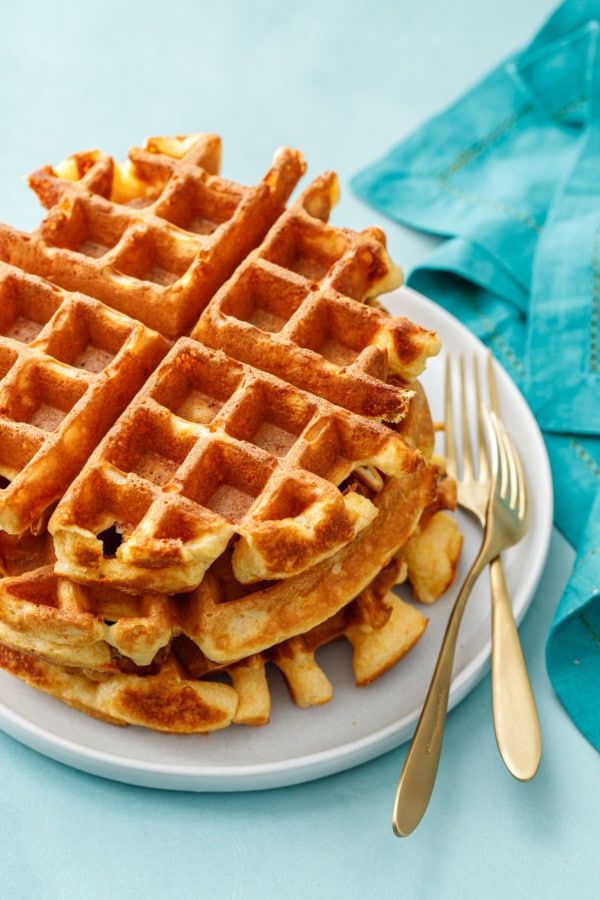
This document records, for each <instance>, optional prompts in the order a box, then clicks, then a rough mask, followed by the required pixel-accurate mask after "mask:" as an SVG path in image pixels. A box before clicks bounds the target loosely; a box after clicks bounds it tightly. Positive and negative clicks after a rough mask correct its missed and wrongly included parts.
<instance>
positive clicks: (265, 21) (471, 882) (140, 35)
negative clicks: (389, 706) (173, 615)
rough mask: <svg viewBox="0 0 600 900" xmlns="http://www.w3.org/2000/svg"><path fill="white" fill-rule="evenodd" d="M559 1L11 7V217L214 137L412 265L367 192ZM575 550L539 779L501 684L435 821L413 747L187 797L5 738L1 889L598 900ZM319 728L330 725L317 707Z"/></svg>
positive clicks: (450, 753) (449, 772) (5, 33)
mask: <svg viewBox="0 0 600 900" xmlns="http://www.w3.org/2000/svg"><path fill="white" fill-rule="evenodd" d="M550 8H551V4H548V3H547V2H544V0H527V2H524V0H504V2H503V3H502V4H497V3H495V2H492V0H485V2H476V0H468V2H467V0H465V2H462V3H460V4H458V3H457V4H455V6H454V7H452V6H451V5H450V4H446V3H443V2H440V0H438V2H434V0H421V2H419V3H406V2H403V0H402V2H400V0H396V2H392V0H390V2H387V3H383V2H369V3H360V4H359V3H351V2H349V0H346V2H345V3H343V2H331V3H325V2H324V0H321V2H318V0H311V2H308V0H305V2H302V3H297V4H294V5H293V6H292V4H291V3H288V4H284V3H282V2H278V3H275V2H263V3H253V4H252V3H247V4H244V3H242V2H241V0H240V2H238V3H231V2H223V0H220V2H217V3H215V4H210V5H209V4H205V3H201V2H196V3H192V2H190V3H176V2H171V3H164V2H162V3H160V4H158V3H153V2H150V0H146V2H143V3H135V4H134V3H129V4H125V3H121V4H119V3H102V2H96V3H93V4H92V3H90V4H88V5H86V4H84V3H82V2H79V3H77V4H75V3H74V4H66V3H61V4H47V5H42V4H41V3H37V4H36V3H27V4H25V3H23V2H21V3H10V4H5V5H3V7H2V24H1V30H0V35H1V37H0V40H1V42H2V43H1V46H2V50H1V53H0V114H1V121H2V140H1V142H0V217H1V218H2V219H3V220H6V221H10V222H11V223H12V224H14V225H18V226H21V227H32V226H33V225H34V224H35V223H36V222H37V221H38V219H39V210H38V208H37V205H36V202H35V201H34V200H33V199H31V198H29V197H28V192H27V190H26V188H25V186H24V184H23V183H22V182H21V181H19V176H21V175H23V174H26V173H27V172H29V171H30V170H32V169H33V168H35V167H37V166H38V165H39V164H40V163H44V162H53V161H54V162H55V161H58V160H60V159H62V158H63V157H64V156H65V155H66V154H67V153H69V152H71V151H73V150H76V149H86V148H88V147H91V146H96V145H99V146H101V147H102V148H103V149H105V150H107V151H109V152H112V153H114V154H117V155H124V153H125V151H126V149H127V147H128V146H129V145H130V144H132V143H134V142H139V141H141V140H142V139H143V138H144V137H145V136H146V135H149V134H157V133H158V134H160V133H163V134H165V133H170V132H188V131H199V130H206V131H210V130H212V131H217V132H219V133H220V134H222V135H223V138H224V150H225V153H224V174H225V175H231V176H232V177H233V178H236V179H238V180H242V181H243V180H247V181H248V182H253V181H256V180H257V179H258V178H259V177H260V176H261V175H262V173H263V170H264V169H265V168H266V167H267V165H268V162H269V160H270V157H271V155H272V152H273V150H274V148H275V147H276V146H278V145H280V144H283V143H287V144H291V145H292V146H298V147H300V148H301V149H302V150H303V151H304V153H305V154H306V157H307V160H308V162H309V166H310V169H309V171H310V172H311V173H313V174H316V173H317V172H319V171H320V170H321V169H323V168H326V167H330V168H334V169H336V170H337V171H339V172H340V174H341V177H342V186H343V188H345V191H344V196H343V199H342V202H341V204H340V207H339V208H338V210H337V211H336V213H335V221H336V222H338V223H343V224H346V225H350V226H353V227H358V228H360V227H364V226H365V225H367V224H371V223H377V224H381V225H382V226H383V227H384V228H386V230H387V232H388V234H389V238H390V247H391V251H392V254H393V255H394V256H395V258H396V259H398V260H399V261H401V262H402V263H403V264H404V265H405V266H406V268H409V267H410V266H412V265H414V264H415V263H417V262H418V261H420V260H421V259H422V258H423V257H424V256H425V254H426V252H427V249H428V247H429V246H430V242H429V241H427V240H425V239H424V238H421V237H419V236H417V235H414V234H411V233H409V232H407V231H405V230H404V229H402V228H401V227H399V226H395V225H392V224H391V223H389V222H387V221H386V220H384V219H383V218H381V217H378V216H377V215H376V214H375V213H373V212H372V211H371V210H368V209H366V208H365V207H364V206H362V205H361V204H360V203H359V202H358V201H357V200H356V199H354V198H353V197H352V196H351V195H350V193H349V192H348V189H347V186H346V185H347V179H348V177H349V176H350V175H351V174H352V173H354V172H355V171H356V170H357V169H358V168H360V167H361V166H362V165H364V164H365V163H367V162H369V161H370V160H372V159H374V158H375V157H376V156H377V155H379V154H380V153H382V152H383V151H384V150H385V149H386V148H388V147H389V146H391V145H392V144H393V143H394V142H396V141H397V140H399V139H400V138H401V137H403V136H404V135H405V134H407V133H408V132H409V131H410V130H411V129H412V128H414V127H415V126H416V125H417V124H418V123H419V122H420V121H422V120H423V119H424V118H425V117H427V116H429V115H430V114H432V113H433V112H435V111H436V110H437V109H439V108H441V107H442V106H444V105H446V104H447V103H449V102H450V101H451V100H452V99H454V98H455V97H456V96H457V95H458V94H459V93H461V92H462V91H463V90H464V89H466V88H467V87H468V86H469V85H470V84H471V83H472V82H473V81H474V80H475V79H477V78H478V77H480V76H481V75H482V74H483V73H484V72H485V71H486V70H487V69H488V68H490V67H491V65H492V64H493V63H495V62H496V61H497V60H499V59H500V58H501V57H502V56H503V55H504V54H506V53H507V52H508V51H509V50H511V49H513V48H514V47H515V46H516V45H518V44H523V43H525V41H526V40H527V39H528V37H529V35H530V34H532V33H533V32H534V30H535V29H536V28H537V26H538V25H539V24H540V22H541V21H542V19H543V18H544V17H545V16H546V15H547V13H548V12H549V10H550ZM571 560H572V552H571V550H570V548H568V546H567V545H566V544H565V542H564V541H563V540H562V539H561V538H560V537H559V536H558V535H556V534H555V535H554V538H553V542H552V546H551V551H550V557H549V561H548V565H547V568H546V572H545V575H544V578H543V581H542V584H541V586H540V588H539V590H538V592H537V595H536V597H535V600H534V602H533V606H532V608H531V611H530V613H529V614H528V616H527V618H526V620H525V623H524V625H523V627H522V636H523V642H524V646H525V651H526V655H527V659H528V662H529V666H530V671H531V674H532V677H533V683H534V688H535V691H536V695H537V697H538V700H539V706H540V714H541V718H542V725H543V729H544V739H545V749H544V757H543V761H542V765H541V769H540V772H539V773H538V776H537V778H536V779H535V780H534V781H533V782H532V783H531V784H528V785H520V784H518V783H517V782H515V781H513V780H512V779H511V778H510V776H508V775H507V773H506V772H505V770H504V769H503V766H502V763H501V762H500V760H499V757H498V754H497V751H496V748H495V743H494V737H493V731H492V725H491V717H490V702H489V693H490V688H489V678H486V679H485V680H484V681H483V682H482V684H481V685H479V687H478V688H477V689H476V690H475V691H474V692H473V693H472V694H471V695H470V696H469V697H468V698H467V700H465V701H464V702H463V703H462V704H461V705H460V707H459V708H457V709H456V710H455V711H454V712H452V713H451V714H450V716H449V719H448V725H447V730H446V740H445V748H444V756H443V762H442V768H441V772H440V776H439V779H438V784H437V786H436V791H435V794H434V797H433V801H432V804H431V807H430V810H429V813H428V815H427V818H426V820H425V821H424V823H423V825H422V827H421V828H420V829H419V831H418V832H417V833H415V834H414V835H413V836H412V837H411V838H410V839H407V840H404V841H402V842H400V841H398V840H396V839H395V838H393V837H392V834H391V829H390V826H389V817H390V809H391V802H392V797H393V791H394V787H395V783H396V778H397V775H398V771H399V768H400V765H401V762H402V758H403V753H404V750H401V751H395V752H392V753H390V754H387V755H386V756H384V757H382V758H381V759H379V760H376V761H374V762H372V763H369V764H367V765H364V766H362V767H360V768H358V769H355V770H353V771H350V772H346V773H343V774H341V775H337V776H333V777H331V778H328V779H325V780H323V781H319V782H314V783H312V784H308V785H304V786H299V787H294V788H289V789H285V790H278V791H273V792H263V793H256V794H245V795H192V794H169V793H167V792H160V791H150V790H145V789H141V788H133V787H127V786H124V785H120V784H114V783H110V782H108V781H102V780H100V779H96V778H93V777H91V776H87V775H83V774H80V773H79V772H76V771H73V770H70V769H67V768H65V767H63V766H61V765H59V764H57V763H54V762H52V761H50V760H46V759H44V758H42V757H41V756H38V755H37V754H35V753H34V752H32V751H30V750H28V749H26V748H24V747H21V746H20V745H19V744H17V743H15V742H14V741H13V740H11V739H10V738H8V737H5V736H4V735H0V798H1V799H0V809H1V814H0V848H1V849H0V895H1V896H2V897H6V898H8V900H12V898H18V900H22V898H23V900H25V898H30V897H31V898H36V900H37V898H43V900H46V898H61V900H62V898H76V897H77V898H86V900H87V898H96V897H97V898H101V897H102V898H105V897H110V896H115V897H119V900H123V898H129V897H144V898H148V900H152V898H155V897H157V898H158V897H160V898H167V897H171V896H177V897H179V898H188V897H190V898H191V897H205V896H206V897H209V896H210V897H215V898H221V897H230V898H255V897H257V898H258V897H261V898H271V897H283V898H296V897H302V898H311V900H312V898H315V900H316V898H321V897H324V898H337V897H347V898H371V897H374V898H388V897H389V898H392V897H410V898H413V897H416V898H420V897H426V898H428V897H436V898H443V900H445V898H455V897H456V898H471V897H473V898H475V897H486V898H496V897H498V898H507V897H510V898H513V897H521V896H522V897H527V898H532V897H533V898H538V897H539V898H552V897H556V898H570V897H577V898H587V897H592V896H594V894H595V892H596V891H597V889H598V884H599V881H600V859H599V854H598V832H599V828H600V804H599V802H598V800H599V797H600V767H599V766H598V756H597V753H596V752H595V751H594V750H593V749H592V748H591V747H590V746H589V745H588V744H587V743H586V742H585V741H584V739H583V738H582V737H581V736H580V735H579V733H578V732H577V731H576V730H575V728H574V727H573V725H572V724H571V722H570V721H569V719H568V718H567V716H566V714H565V713H564V712H563V710H562V708H561V707H560V705H559V703H558V701H557V700H556V699H555V697H554V695H553V693H552V689H551V687H550V685H549V682H548V678H547V675H546V672H545V669H544V663H543V649H544V643H545V637H546V633H547V629H548V626H549V624H550V620H551V616H552V612H553V609H554V606H555V604H556V603H557V601H558V597H559V596H560V593H561V590H562V587H563V584H564V582H565V581H566V578H567V575H568V571H569V566H570V563H571ZM306 727H307V728H310V727H311V726H310V712H308V713H307V725H306Z"/></svg>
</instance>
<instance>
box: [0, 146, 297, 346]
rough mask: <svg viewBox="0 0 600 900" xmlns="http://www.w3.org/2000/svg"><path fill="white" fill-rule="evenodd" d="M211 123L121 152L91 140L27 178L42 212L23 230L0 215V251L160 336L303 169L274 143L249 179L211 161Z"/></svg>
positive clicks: (185, 317)
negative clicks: (239, 179) (265, 163)
mask: <svg viewBox="0 0 600 900" xmlns="http://www.w3.org/2000/svg"><path fill="white" fill-rule="evenodd" d="M219 159H220V141H219V139H218V138H217V137H216V136H214V135H192V136H190V137H177V138H150V139H149V140H148V141H147V142H146V146H145V147H144V148H134V149H133V150H131V151H130V155H129V160H128V163H125V164H118V163H116V162H115V161H114V160H113V159H112V158H111V157H109V156H107V155H105V154H102V153H100V152H99V151H91V152H88V153H79V154H75V155H74V156H72V157H69V158H68V159H67V160H65V162H64V163H62V164H61V165H59V166H58V167H56V168H52V167H50V166H46V167H44V168H42V169H40V170H38V171H37V172H34V173H33V174H32V175H31V176H30V179H29V183H30V185H31V187H32V188H33V189H34V190H35V192H36V193H37V194H38V196H39V197H40V199H41V201H42V203H43V204H44V205H46V206H47V207H49V212H48V215H47V216H46V218H45V219H44V221H43V222H42V224H41V226H40V227H39V228H38V229H37V230H36V231H34V232H33V233H32V234H31V235H28V234H25V233H23V232H20V231H17V230H16V229H14V228H11V227H9V226H6V225H2V226H0V258H2V259H4V260H5V261H7V262H11V263H14V264H16V265H18V266H20V267H22V268H24V269H27V270H28V271H31V272H34V273H36V274H40V275H43V276H45V277H47V278H49V279H50V280H52V281H54V282H56V283H57V284H59V285H61V286H62V287H65V288H67V289H70V290H81V291H83V292H85V293H87V294H90V295H92V296H94V297H97V298H98V299H100V300H103V301H104V302H105V303H107V304H108V305H109V306H113V307H115V308H116V309H119V310H121V311H122V312H124V313H126V314H127V315H129V316H131V317H132V318H137V319H139V320H140V321H142V322H143V323H144V324H146V325H148V326H150V327H151V328H154V329H155V330H157V331H159V332H160V333H161V334H163V335H165V336H166V337H168V338H170V339H174V338H176V337H178V336H180V335H182V334H185V333H186V332H187V331H188V330H189V328H190V327H191V325H192V324H193V323H194V321H195V320H196V319H197V318H198V315H199V314H200V312H201V310H202V309H203V307H204V306H205V305H206V303H207V302H208V300H209V299H210V298H211V297H212V295H213V294H214V292H215V291H216V289H217V288H218V287H219V286H220V285H221V284H222V283H223V281H225V280H226V279H227V278H228V277H229V275H230V274H231V273H232V272H233V270H234V269H235V267H236V266H237V265H238V264H239V263H240V262H241V261H242V259H243V258H244V257H245V256H246V255H247V253H248V252H249V251H250V250H251V249H252V248H253V247H255V246H256V245H257V244H258V243H259V242H260V241H261V239H262V237H263V235H264V234H265V232H266V231H267V230H268V228H269V227H270V225H271V224H272V223H273V221H275V219H276V218H277V217H278V216H279V215H280V213H281V212H282V211H283V209H284V207H285V202H286V200H287V198H288V196H289V194H290V193H291V191H292V190H293V188H294V186H295V184H296V182H297V180H298V178H299V177H300V176H301V175H302V173H303V172H304V169H305V164H304V160H303V158H302V156H301V154H300V153H298V152H297V151H294V150H290V149H289V148H284V149H282V150H279V151H278V152H277V153H276V154H275V157H274V160H273V164H272V166H271V169H270V170H269V171H268V172H267V174H266V175H265V177H264V178H263V180H262V181H261V182H260V183H259V184H258V185H256V186H255V187H243V186H242V185H239V184H236V183H234V182H231V181H227V180H225V179H223V178H220V177H219V176H218V175H217V174H215V173H216V171H217V170H218V166H219Z"/></svg>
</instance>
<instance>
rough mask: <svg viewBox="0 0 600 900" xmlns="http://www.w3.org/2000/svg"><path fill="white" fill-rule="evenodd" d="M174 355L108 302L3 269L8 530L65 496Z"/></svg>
mask: <svg viewBox="0 0 600 900" xmlns="http://www.w3.org/2000/svg"><path fill="white" fill-rule="evenodd" d="M167 350H168V344H167V342H166V341H165V340H164V339H163V338H161V337H160V336H159V335H158V334H156V333H154V332H152V331H150V330H149V329H147V328H145V327H144V326H143V325H142V324H141V323H139V322H134V321H132V320H130V319H128V318H126V317H125V316H123V315H121V314H120V313H117V312H114V311H113V310H110V309H108V308H107V307H106V306H104V304H102V303H100V302H99V301H97V300H93V299H91V298H90V297H86V296H84V295H82V294H69V293H67V292H66V291H63V290H61V289H59V288H57V287H55V286H54V285H51V284H49V283H48V282H45V281H43V279H41V278H37V277H35V276H32V275H27V274H25V273H24V272H21V271H20V270H19V269H16V268H14V267H12V266H8V265H6V264H4V263H0V476H2V478H3V480H4V484H3V490H2V492H1V493H0V527H1V528H3V529H5V530H6V531H9V532H11V533H13V534H15V533H19V532H22V531H24V530H25V529H26V528H27V527H29V526H31V525H33V524H34V523H36V520H38V519H39V517H40V516H42V514H43V513H44V511H45V510H46V509H47V508H48V507H49V505H50V504H52V503H53V502H54V501H56V500H57V499H58V498H59V497H60V496H61V495H62V494H63V493H64V490H65V489H66V487H67V486H68V484H69V483H70V481H71V479H72V478H73V477H74V476H75V475H76V474H77V472H78V471H79V469H80V468H81V466H82V465H83V464H84V462H85V461H86V460H87V457H88V456H89V454H90V452H91V451H92V450H93V449H94V447H95V446H96V444H97V443H98V440H99V439H100V438H101V437H102V436H103V434H104V433H105V431H106V430H107V429H108V428H109V427H110V426H111V425H112V423H113V422H114V420H115V419H116V418H117V416H118V415H119V414H120V413H121V412H122V410H123V409H124V408H125V406H126V405H127V403H128V401H129V400H130V399H131V398H132V397H133V395H134V394H135V393H136V391H137V390H138V388H139V387H140V386H141V385H142V384H143V383H144V381H145V380H146V377H147V376H148V375H149V373H150V372H151V371H152V369H153V368H154V367H155V366H156V364H157V363H158V362H159V360H160V359H161V357H162V356H164V354H165V353H166V351H167ZM37 527H41V525H40V524H39V523H38V526H37Z"/></svg>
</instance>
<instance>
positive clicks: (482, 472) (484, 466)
mask: <svg viewBox="0 0 600 900" xmlns="http://www.w3.org/2000/svg"><path fill="white" fill-rule="evenodd" d="M473 376H474V380H475V400H476V406H477V446H478V449H479V462H478V466H479V471H478V478H479V481H488V480H489V477H490V458H489V455H488V450H487V444H486V442H485V431H484V426H483V407H482V404H481V384H480V381H479V363H478V362H477V357H476V356H474V357H473Z"/></svg>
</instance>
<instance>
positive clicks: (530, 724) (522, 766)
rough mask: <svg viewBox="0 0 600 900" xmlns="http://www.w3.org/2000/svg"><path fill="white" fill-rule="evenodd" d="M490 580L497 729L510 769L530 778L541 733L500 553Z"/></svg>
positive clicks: (537, 759) (536, 763)
mask: <svg viewBox="0 0 600 900" xmlns="http://www.w3.org/2000/svg"><path fill="white" fill-rule="evenodd" d="M490 580H491V587H492V591H491V593H492V707H493V713H494V731H495V733H496V741H497V743H498V749H499V750H500V755H501V756H502V759H503V760H504V764H505V765H506V768H507V769H508V771H509V772H510V773H511V775H514V777H515V778H518V779H519V780H520V781H529V779H530V778H533V776H534V775H535V773H536V772H537V768H538V766H539V764H540V757H541V755H542V733H541V729H540V720H539V717H538V712H537V708H536V705H535V699H534V696H533V691H532V689H531V683H530V681H529V676H528V675H527V668H526V666H525V659H524V658H523V651H522V649H521V642H520V641H519V633H518V631H517V626H516V623H515V618H514V616H513V611H512V605H511V602H510V597H509V595H508V590H507V587H506V581H505V579H504V567H503V565H502V560H501V559H500V557H499V556H497V557H496V558H495V559H494V560H492V562H491V563H490Z"/></svg>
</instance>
